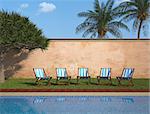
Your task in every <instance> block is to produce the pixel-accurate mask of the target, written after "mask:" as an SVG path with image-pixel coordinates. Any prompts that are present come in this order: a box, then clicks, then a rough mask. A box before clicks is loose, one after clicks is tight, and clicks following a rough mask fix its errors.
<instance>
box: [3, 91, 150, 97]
mask: <svg viewBox="0 0 150 114" xmlns="http://www.w3.org/2000/svg"><path fill="white" fill-rule="evenodd" d="M0 96H1V97H3V96H150V92H0Z"/></svg>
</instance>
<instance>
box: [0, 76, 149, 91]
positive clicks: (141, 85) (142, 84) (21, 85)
mask: <svg viewBox="0 0 150 114" xmlns="http://www.w3.org/2000/svg"><path fill="white" fill-rule="evenodd" d="M51 82H52V85H50V86H46V83H47V81H42V82H41V84H40V85H36V84H35V79H13V78H12V79H8V80H6V81H5V82H4V83H0V89H138V90H142V89H149V82H150V79H133V83H134V86H118V82H117V80H116V79H112V82H113V85H108V83H109V81H108V80H102V81H101V85H97V79H91V84H89V85H88V84H87V82H88V81H87V80H80V84H78V85H77V84H76V80H75V79H72V80H71V81H70V82H71V84H70V85H66V84H67V82H66V81H65V80H62V81H59V82H58V83H59V84H58V85H57V84H56V80H54V79H52V80H51ZM65 83H66V84H65ZM122 84H124V85H127V84H128V81H123V82H122Z"/></svg>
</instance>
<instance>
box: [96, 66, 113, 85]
mask: <svg viewBox="0 0 150 114" xmlns="http://www.w3.org/2000/svg"><path fill="white" fill-rule="evenodd" d="M101 79H105V80H109V81H110V84H111V85H112V81H111V68H101V70H100V76H97V81H98V84H100V80H101Z"/></svg>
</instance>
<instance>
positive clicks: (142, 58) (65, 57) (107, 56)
mask: <svg viewBox="0 0 150 114" xmlns="http://www.w3.org/2000/svg"><path fill="white" fill-rule="evenodd" d="M19 65H20V66H21V68H20V69H19V70H18V71H16V72H15V74H14V77H21V78H29V77H30V78H33V77H34V73H33V70H32V69H33V68H34V67H35V68H38V67H43V68H44V69H45V70H46V73H47V74H49V75H51V76H53V77H55V76H56V75H55V68H56V67H66V68H67V71H68V74H69V75H70V76H72V78H73V77H76V76H77V74H78V67H88V68H89V74H90V75H91V76H92V77H96V76H97V75H99V70H100V68H101V67H111V68H112V77H116V76H119V75H120V74H121V72H122V69H123V68H124V67H132V68H135V73H134V77H135V78H149V77H150V40H51V41H50V43H49V47H48V49H47V50H45V51H43V52H42V51H41V50H39V49H38V50H35V51H33V52H31V53H30V54H29V55H28V57H27V58H26V59H25V60H22V61H21V62H20V63H19Z"/></svg>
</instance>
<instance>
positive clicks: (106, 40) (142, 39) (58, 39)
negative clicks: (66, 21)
mask: <svg viewBox="0 0 150 114" xmlns="http://www.w3.org/2000/svg"><path fill="white" fill-rule="evenodd" d="M48 40H59V41H61V40H76V41H81V40H82V41H93V40H94V41H145V40H147V41H150V39H140V40H137V39H65V38H64V39H48Z"/></svg>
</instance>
